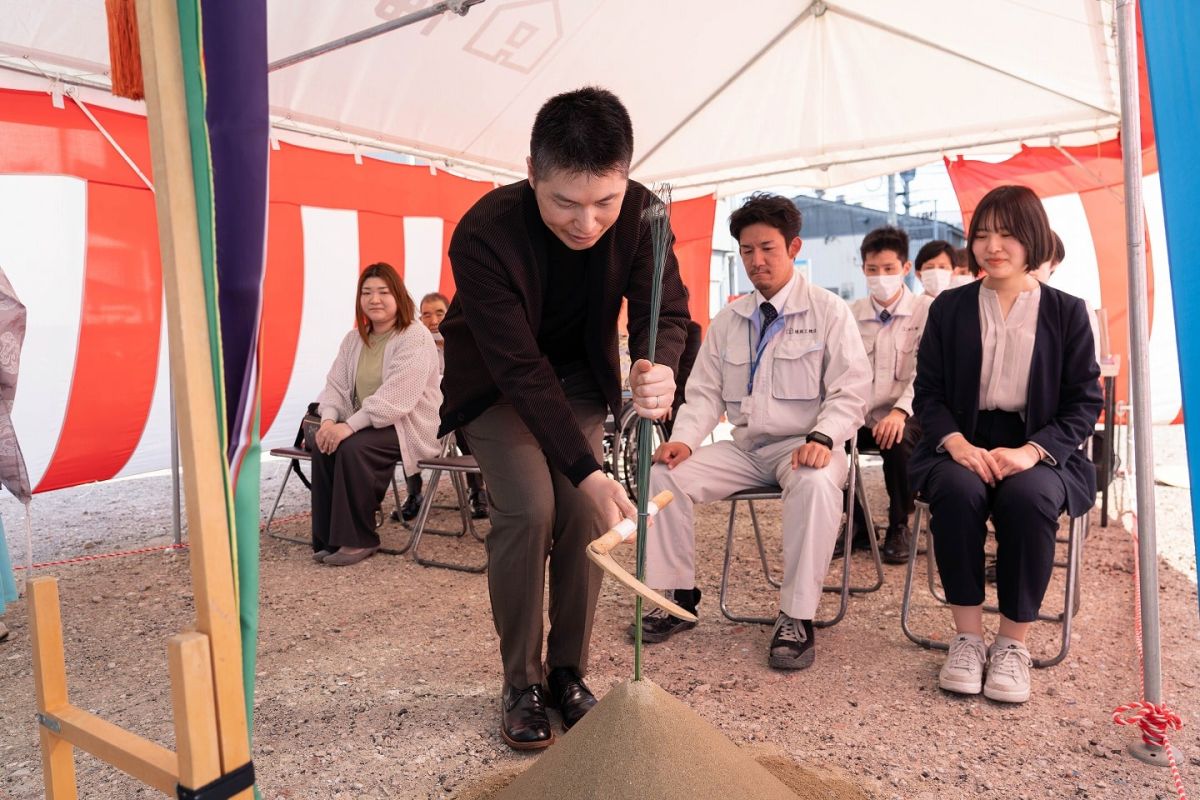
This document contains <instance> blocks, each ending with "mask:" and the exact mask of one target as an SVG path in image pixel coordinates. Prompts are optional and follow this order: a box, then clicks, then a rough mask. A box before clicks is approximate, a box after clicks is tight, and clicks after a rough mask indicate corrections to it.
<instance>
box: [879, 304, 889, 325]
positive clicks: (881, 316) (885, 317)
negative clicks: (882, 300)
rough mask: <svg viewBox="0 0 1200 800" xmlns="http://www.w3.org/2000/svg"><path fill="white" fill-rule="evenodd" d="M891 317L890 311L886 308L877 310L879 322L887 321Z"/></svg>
mask: <svg viewBox="0 0 1200 800" xmlns="http://www.w3.org/2000/svg"><path fill="white" fill-rule="evenodd" d="M891 318H892V312H890V311H888V310H887V309H886V308H885V309H884V310H883V311H880V312H879V321H880V322H883V323H887V321H888V320H889V319H891Z"/></svg>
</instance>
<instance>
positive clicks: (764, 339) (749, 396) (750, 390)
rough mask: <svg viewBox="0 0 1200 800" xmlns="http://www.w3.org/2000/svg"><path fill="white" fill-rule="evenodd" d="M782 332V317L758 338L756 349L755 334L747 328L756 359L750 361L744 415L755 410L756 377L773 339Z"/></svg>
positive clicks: (747, 342)
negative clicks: (764, 354)
mask: <svg viewBox="0 0 1200 800" xmlns="http://www.w3.org/2000/svg"><path fill="white" fill-rule="evenodd" d="M781 330H783V316H782V315H780V316H778V317H776V318H775V319H773V320H771V324H770V325H768V326H767V327H766V329H765V330H764V331H763V332H762V334H761V335H760V336H759V337H758V347H755V346H754V333H753V331H751V330H750V327H749V326H747V328H746V344H747V345H748V346H749V348H750V350H752V351H753V352H754V357H753V358H751V359H750V379H749V380H748V381H747V382H746V396H745V397H744V398H743V399H742V413H744V414H749V413H750V412H751V411H753V409H754V376H755V375H756V374H757V373H758V365H759V364H760V363H761V362H762V357H763V353H765V352H766V350H767V345H768V344H770V342H771V339H772V338H774V337H775V335H776V334H778V333H779V332H780V331H781Z"/></svg>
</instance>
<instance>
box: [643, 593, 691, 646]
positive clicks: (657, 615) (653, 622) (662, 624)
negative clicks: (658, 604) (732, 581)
mask: <svg viewBox="0 0 1200 800" xmlns="http://www.w3.org/2000/svg"><path fill="white" fill-rule="evenodd" d="M663 594H665V595H666V596H667V597H668V598H670V599H671V600H674V601H675V602H676V603H678V604H679V605H680V607H682V608H684V609H687V610H688V611H691V612H692V613H693V614H694V613H696V605H697V604H698V603H699V602H700V590H699V589H691V590H687V589H675V590H671V591H667V592H664V593H663ZM689 601H690V602H689ZM694 627H696V623H694V622H691V621H689V620H686V619H680V618H679V617H676V616H673V615H671V614H668V613H667V612H666V611H663V610H662V609H661V608H655V609H653V610H651V611H650V612H649V613H648V614H644V615H642V641H643V642H645V643H647V644H657V643H658V642H665V641H666V640H667V639H670V638H671V637H672V636H674V635H675V634H677V633H680V632H682V631H690V630H691V629H692V628H694ZM636 635H637V628H636V627H635V626H633V625H630V626H629V638H631V639H632V638H634V637H635V636H636Z"/></svg>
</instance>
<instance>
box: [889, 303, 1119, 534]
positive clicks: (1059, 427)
mask: <svg viewBox="0 0 1200 800" xmlns="http://www.w3.org/2000/svg"><path fill="white" fill-rule="evenodd" d="M980 285H981V282H980V281H975V282H974V283H971V284H968V285H967V286H962V287H959V288H957V289H950V290H948V291H944V292H942V293H941V294H940V295H938V297H937V299H936V300H934V301H933V304H932V305H931V306H930V307H929V320H928V322H926V324H925V332H924V334H923V335H922V337H921V348H920V350H918V351H917V377H916V380H915V382H914V392H915V393H914V397H913V412H914V413H915V414H916V416H917V419H918V420H919V421H920V423H921V430H922V437H921V441H920V442H919V443H918V444H917V447H916V448H915V449H914V451H913V455H912V460H911V462H910V463H909V477H910V479H911V481H912V486H913V488H914V490H915V491H920V490H921V489H922V488H923V487H924V484H925V480H926V478H927V477H928V476H929V472H930V470H931V469H932V468H933V466H934V465H935V464H937V463H938V461H940V460H943V459H947V458H949V457H950V456H949V454H947V453H944V452H942V453H939V452H938V451H937V446H938V442H940V441H941V440H942V439H943V438H945V437H946V436H947V435H949V434H951V433H961V434H962V435H963V436H965V437H966V439H967V441H969V442H974V438H975V423H976V420H977V419H978V417H979V380H980V368H981V365H982V362H983V341H982V336H981V334H980V330H981V328H980V321H979V288H980ZM1035 336H1036V338H1035V339H1034V345H1033V360H1032V362H1031V364H1030V367H1029V391H1028V395H1027V396H1026V403H1025V434H1026V436H1027V438H1028V439H1029V441H1032V442H1036V443H1037V444H1038V445H1040V446H1041V447H1042V449H1044V450H1045V451H1046V452H1047V453H1049V454H1050V456H1051V457H1052V458H1053V459H1054V461H1055V464H1054V466H1053V469H1055V470H1057V471H1058V473H1059V474H1060V475H1061V476H1062V480H1063V483H1064V484H1065V486H1066V489H1067V512H1068V513H1069V514H1070V515H1071V516H1073V517H1074V516H1078V515H1080V514H1083V513H1084V512H1086V511H1087V510H1088V509H1090V508H1091V507H1092V506H1093V505H1094V504H1095V502H1096V471H1095V468H1094V467H1093V466H1092V464H1091V463H1090V462H1089V461H1088V460H1087V459H1086V458H1085V456H1084V454H1083V452H1082V451H1081V450H1080V449H1079V447H1080V445H1081V444H1083V442H1084V441H1086V440H1087V438H1088V437H1089V436H1091V435H1092V433H1093V432H1094V430H1095V426H1096V420H1097V419H1098V418H1099V416H1100V408H1101V405H1102V396H1101V393H1100V384H1099V378H1100V367H1099V366H1098V365H1097V364H1096V354H1095V345H1094V344H1093V342H1092V327H1091V325H1090V323H1089V322H1088V313H1087V307H1086V306H1085V305H1084V302H1083V301H1082V300H1080V299H1079V298H1078V297H1075V296H1073V295H1069V294H1067V293H1066V292H1062V291H1059V290H1058V289H1055V288H1053V287H1050V286H1045V285H1043V286H1042V296H1041V300H1040V302H1039V304H1038V319H1037V333H1036V334H1035Z"/></svg>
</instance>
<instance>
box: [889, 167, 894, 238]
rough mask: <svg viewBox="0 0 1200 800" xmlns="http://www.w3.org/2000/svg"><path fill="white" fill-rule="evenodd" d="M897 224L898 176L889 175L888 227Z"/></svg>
mask: <svg viewBox="0 0 1200 800" xmlns="http://www.w3.org/2000/svg"><path fill="white" fill-rule="evenodd" d="M895 224H896V175H895V173H889V174H888V225H893V226H894V225H895Z"/></svg>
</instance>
